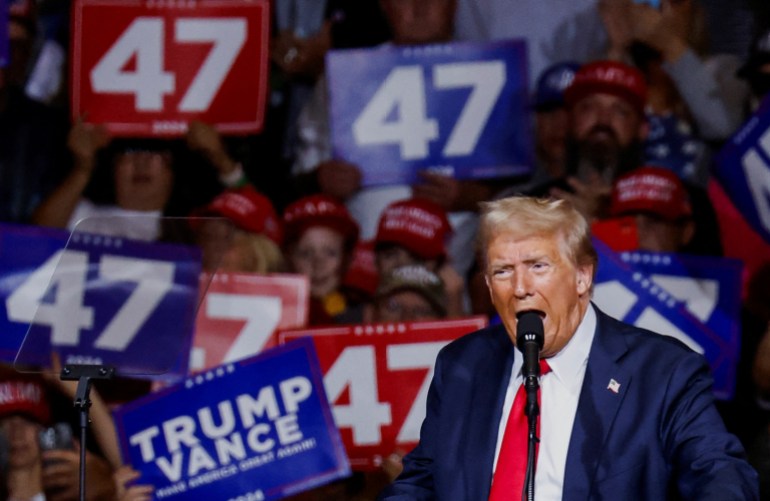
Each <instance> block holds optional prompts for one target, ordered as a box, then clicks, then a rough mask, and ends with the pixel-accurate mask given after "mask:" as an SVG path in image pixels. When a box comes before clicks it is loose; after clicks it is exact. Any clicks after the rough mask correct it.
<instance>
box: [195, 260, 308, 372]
mask: <svg viewBox="0 0 770 501" xmlns="http://www.w3.org/2000/svg"><path fill="white" fill-rule="evenodd" d="M205 280H206V278H205V277H204V278H202V279H201V283H205ZM205 294H206V295H205V296H204V297H203V301H202V302H201V305H200V308H199V309H198V316H197V319H196V325H195V337H194V338H193V349H192V355H191V360H190V372H199V371H202V370H205V369H209V368H211V367H215V366H217V365H222V364H226V363H229V362H234V361H236V360H241V359H244V358H247V357H250V356H253V355H256V354H258V353H260V352H261V351H262V350H264V349H266V348H271V347H273V346H275V344H276V341H275V337H274V335H273V334H274V333H275V332H276V331H277V330H279V329H294V328H298V327H304V326H305V325H307V315H308V306H307V305H308V298H309V296H310V288H309V285H308V280H307V277H305V276H304V275H284V274H274V275H255V274H251V273H224V272H220V273H216V274H215V275H214V277H213V278H212V279H211V283H210V285H209V286H208V290H207V291H206V292H205Z"/></svg>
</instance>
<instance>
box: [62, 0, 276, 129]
mask: <svg viewBox="0 0 770 501" xmlns="http://www.w3.org/2000/svg"><path fill="white" fill-rule="evenodd" d="M268 4H269V2H268V0H197V1H196V0H75V1H74V3H73V7H72V41H71V44H72V45H71V54H72V57H71V68H70V77H71V86H70V88H71V90H70V92H71V109H72V117H73V120H74V119H76V118H82V119H83V120H84V121H86V122H88V123H101V124H104V125H106V126H107V128H108V130H109V131H110V132H111V133H112V134H114V135H117V136H178V135H181V134H184V133H185V132H186V130H187V124H188V123H189V122H190V121H191V120H193V119H196V120H201V121H204V122H206V123H208V124H211V125H214V126H216V128H217V130H219V131H220V132H222V133H235V134H247V133H254V132H259V131H260V130H261V129H262V126H263V121H264V114H265V103H266V94H267V77H268V52H267V50H268V37H269V20H270V17H269V8H268Z"/></svg>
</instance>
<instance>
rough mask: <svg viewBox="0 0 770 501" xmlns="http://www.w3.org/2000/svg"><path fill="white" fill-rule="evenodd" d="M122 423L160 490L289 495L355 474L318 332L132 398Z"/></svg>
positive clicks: (120, 415)
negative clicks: (323, 368) (326, 379)
mask: <svg viewBox="0 0 770 501" xmlns="http://www.w3.org/2000/svg"><path fill="white" fill-rule="evenodd" d="M115 423H116V426H117V429H118V435H119V438H120V444H121V450H122V453H123V458H124V461H126V462H127V463H130V464H131V465H132V467H133V468H134V469H136V470H137V471H139V472H140V473H141V478H140V479H139V480H138V481H137V482H138V483H140V484H142V483H146V484H151V485H153V486H154V487H155V499H163V500H166V499H168V500H174V501H177V500H178V501H183V500H185V501H187V500H189V501H199V500H202V499H222V500H226V499H229V500H238V499H243V500H272V499H282V498H283V497H285V496H289V495H291V494H295V493H298V492H301V491H304V490H307V489H311V488H313V487H317V486H319V485H323V484H325V483H328V482H331V481H333V480H335V479H338V478H342V477H345V476H347V475H349V474H350V466H349V463H348V461H347V458H346V457H345V449H344V448H343V446H342V441H341V440H340V435H339V432H338V431H337V429H336V428H335V426H334V419H333V418H332V414H331V411H330V409H329V403H328V401H327V400H326V395H325V393H324V389H323V381H322V379H321V372H320V368H319V366H318V359H317V357H316V355H315V351H314V348H313V343H312V342H311V341H310V340H309V339H301V340H297V341H294V342H292V343H289V344H286V345H285V346H280V347H277V348H272V349H270V350H267V351H264V352H263V353H261V354H260V355H258V356H256V357H253V358H249V359H246V360H242V361H239V362H236V363H234V364H228V365H225V366H219V367H216V368H213V369H211V370H209V371H207V372H205V373H201V374H198V375H197V376H194V377H192V378H190V379H187V380H185V381H184V382H182V383H180V384H177V385H175V386H172V387H169V388H167V389H165V390H162V391H160V392H157V393H154V394H151V395H148V396H146V397H143V398H141V399H139V400H136V401H134V402H131V403H128V404H126V405H124V406H122V407H120V408H119V409H118V410H117V411H116V412H115Z"/></svg>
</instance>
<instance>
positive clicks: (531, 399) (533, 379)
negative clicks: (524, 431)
mask: <svg viewBox="0 0 770 501" xmlns="http://www.w3.org/2000/svg"><path fill="white" fill-rule="evenodd" d="M544 341H545V334H544V332H543V320H542V319H541V318H540V315H538V314H537V313H535V312H534V311H526V312H524V313H522V314H521V315H520V316H519V318H518V322H517V323H516V347H517V348H518V349H519V351H521V353H522V354H523V355H524V365H523V366H522V369H521V375H522V378H523V379H524V389H525V390H526V392H527V405H526V409H525V411H526V414H527V416H532V417H534V416H537V415H538V414H539V413H540V409H539V408H538V405H537V389H538V386H539V383H538V380H537V378H538V377H539V376H540V350H541V349H542V348H543V342H544Z"/></svg>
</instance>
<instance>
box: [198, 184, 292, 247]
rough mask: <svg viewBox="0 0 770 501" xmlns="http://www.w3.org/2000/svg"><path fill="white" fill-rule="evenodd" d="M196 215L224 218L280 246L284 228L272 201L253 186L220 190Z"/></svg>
mask: <svg viewBox="0 0 770 501" xmlns="http://www.w3.org/2000/svg"><path fill="white" fill-rule="evenodd" d="M196 215H199V216H204V215H217V216H222V217H226V218H227V219H229V220H230V221H232V222H233V224H235V225H236V226H237V227H239V228H241V229H243V230H246V231H248V232H251V233H257V234H262V235H265V236H266V237H268V238H270V239H271V240H273V241H274V242H275V243H276V244H278V245H281V242H282V240H283V229H282V228H281V221H280V219H278V215H277V214H276V212H275V208H274V207H273V204H272V203H271V202H270V199H268V198H267V197H266V196H264V195H262V194H260V193H258V192H257V190H255V189H254V188H253V187H252V186H248V185H247V186H243V187H241V188H234V189H230V190H226V191H224V192H222V193H221V194H220V195H219V196H217V197H216V198H215V199H214V200H212V201H211V203H210V204H208V205H207V206H206V207H204V208H203V209H201V210H200V211H198V213H197V214H196Z"/></svg>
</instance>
